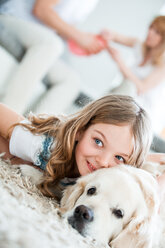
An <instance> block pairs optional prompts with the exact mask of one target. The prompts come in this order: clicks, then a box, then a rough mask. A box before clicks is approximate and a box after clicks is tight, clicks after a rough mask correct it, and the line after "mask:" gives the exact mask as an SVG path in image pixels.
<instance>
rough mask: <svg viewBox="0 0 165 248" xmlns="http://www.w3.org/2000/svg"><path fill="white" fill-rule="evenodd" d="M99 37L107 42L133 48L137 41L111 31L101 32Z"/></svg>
mask: <svg viewBox="0 0 165 248" xmlns="http://www.w3.org/2000/svg"><path fill="white" fill-rule="evenodd" d="M101 36H102V38H103V39H105V40H107V41H108V42H110V41H113V42H116V43H119V44H121V45H124V46H128V47H133V46H134V45H135V44H136V42H137V41H138V39H137V38H135V37H130V36H126V35H123V34H119V33H117V32H115V31H112V30H103V31H102V32H101Z"/></svg>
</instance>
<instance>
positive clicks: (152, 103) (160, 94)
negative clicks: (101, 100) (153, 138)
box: [131, 42, 165, 133]
mask: <svg viewBox="0 0 165 248" xmlns="http://www.w3.org/2000/svg"><path fill="white" fill-rule="evenodd" d="M133 49H134V51H133V52H134V63H133V65H132V66H131V70H132V72H134V73H135V75H136V76H137V77H138V78H140V79H144V78H146V77H147V76H149V74H150V73H151V72H152V71H153V70H154V69H155V68H156V67H155V66H154V65H152V64H151V63H147V64H146V65H144V66H139V64H140V63H141V61H142V59H143V54H142V45H141V43H140V42H139V43H137V44H136V45H135V47H134V48H133ZM136 100H137V102H138V103H139V104H140V105H141V106H142V107H143V108H145V109H146V110H147V111H148V113H149V115H150V118H151V123H152V127H153V131H154V132H155V133H160V131H161V130H162V128H164V126H165V114H162V113H164V112H165V78H164V79H163V80H162V82H160V83H159V84H158V85H156V86H155V87H154V88H152V89H150V90H148V91H147V92H146V93H144V94H141V95H140V96H137V97H136Z"/></svg>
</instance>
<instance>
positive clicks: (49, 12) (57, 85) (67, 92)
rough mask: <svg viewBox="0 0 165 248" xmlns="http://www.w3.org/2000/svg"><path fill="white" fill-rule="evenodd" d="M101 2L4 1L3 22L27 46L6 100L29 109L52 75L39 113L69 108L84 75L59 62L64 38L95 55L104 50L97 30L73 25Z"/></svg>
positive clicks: (0, 13) (1, 3)
mask: <svg viewBox="0 0 165 248" xmlns="http://www.w3.org/2000/svg"><path fill="white" fill-rule="evenodd" d="M97 2H98V0H90V1H89V0H28V1H27V0H5V1H4V0H1V1H0V24H1V25H3V27H5V28H6V29H7V30H8V31H10V32H11V34H12V35H14V37H15V38H16V39H17V41H18V42H19V43H20V44H21V45H22V46H23V47H24V48H25V54H24V56H23V58H22V60H21V62H20V64H19V66H18V69H17V70H16V71H15V73H14V74H13V75H12V77H11V79H10V80H9V82H8V85H7V89H6V92H5V94H4V97H3V99H2V101H3V102H4V103H6V104H7V105H9V106H11V107H12V108H13V109H15V110H16V111H17V112H19V113H24V112H26V108H27V104H28V101H29V99H30V97H31V96H32V95H33V93H34V90H35V87H36V84H37V83H38V82H39V81H41V80H42V79H43V78H44V76H45V75H47V92H46V94H45V95H44V96H43V97H42V100H41V101H40V102H39V104H38V105H37V110H36V111H37V112H42V113H43V112H46V113H52V112H53V113H61V112H64V111H65V109H66V108H67V107H68V105H69V104H70V103H71V102H72V101H73V100H74V99H75V98H76V96H77V94H78V93H79V77H78V75H77V74H76V73H75V72H74V71H73V70H72V69H71V68H70V67H69V66H68V65H66V64H65V63H64V62H63V61H61V60H59V57H60V55H61V54H62V53H63V49H64V48H63V39H66V40H68V39H71V40H73V41H74V42H76V43H77V44H78V45H79V46H80V47H81V48H83V49H86V51H87V53H89V54H90V53H96V52H98V51H100V50H101V49H102V44H100V42H99V41H98V39H97V37H96V35H95V34H92V33H87V32H82V31H80V30H79V29H77V28H76V27H75V26H73V23H77V22H79V21H82V20H84V19H85V18H86V17H87V15H88V14H89V13H90V12H91V11H92V10H93V9H94V7H95V5H96V4H97ZM11 42H12V41H11ZM18 94H19V95H18ZM18 96H19V99H18Z"/></svg>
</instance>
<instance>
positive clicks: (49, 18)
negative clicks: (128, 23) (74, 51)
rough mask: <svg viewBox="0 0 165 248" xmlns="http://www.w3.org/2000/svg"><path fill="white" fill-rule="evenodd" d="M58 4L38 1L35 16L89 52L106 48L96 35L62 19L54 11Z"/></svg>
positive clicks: (55, 0) (56, 1) (57, 0)
mask: <svg viewBox="0 0 165 248" xmlns="http://www.w3.org/2000/svg"><path fill="white" fill-rule="evenodd" d="M57 3H59V0H36V1H35V5H34V8H33V14H34V15H35V16H36V17H37V18H38V19H39V20H40V21H41V22H43V23H44V24H45V25H47V26H49V27H51V28H52V29H54V30H56V31H57V33H58V34H59V35H60V36H62V37H63V38H65V39H71V40H74V41H75V42H76V43H78V45H79V46H80V47H82V48H84V49H86V50H87V52H89V53H96V52H99V51H101V50H102V49H103V48H104V47H103V44H102V43H100V41H99V40H98V39H97V37H96V35H95V34H91V33H86V32H82V31H80V30H78V29H77V28H75V27H74V26H72V25H70V24H69V23H67V22H65V21H64V20H63V19H61V17H60V16H59V15H58V13H57V12H55V10H54V7H55V5H56V4H57Z"/></svg>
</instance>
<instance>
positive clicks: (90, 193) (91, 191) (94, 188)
mask: <svg viewBox="0 0 165 248" xmlns="http://www.w3.org/2000/svg"><path fill="white" fill-rule="evenodd" d="M95 193H96V187H91V188H90V189H88V191H87V195H94V194H95Z"/></svg>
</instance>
